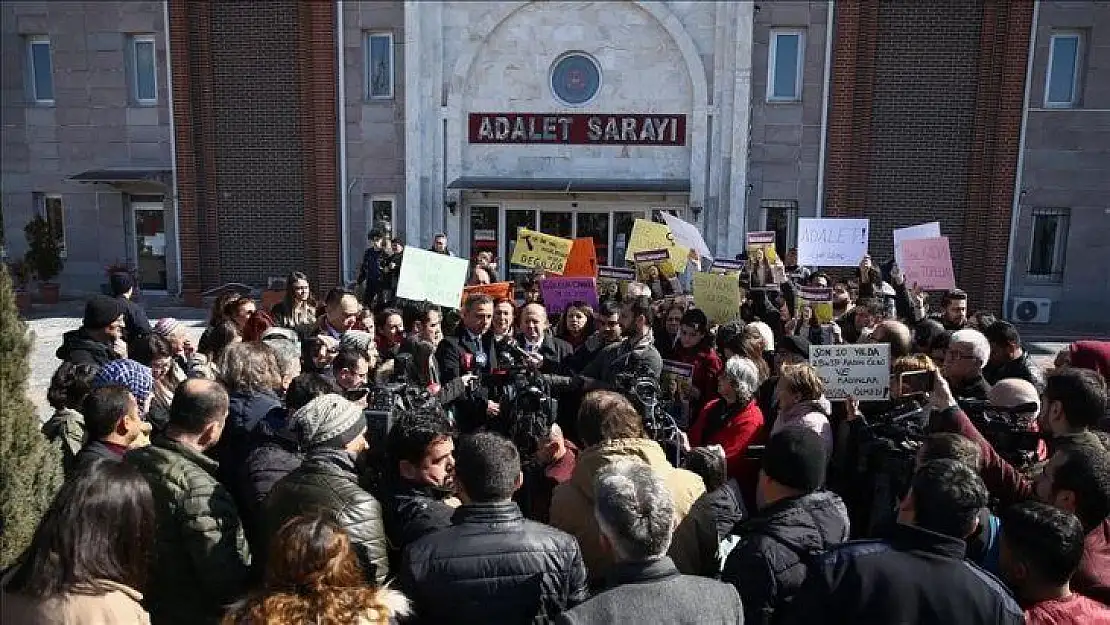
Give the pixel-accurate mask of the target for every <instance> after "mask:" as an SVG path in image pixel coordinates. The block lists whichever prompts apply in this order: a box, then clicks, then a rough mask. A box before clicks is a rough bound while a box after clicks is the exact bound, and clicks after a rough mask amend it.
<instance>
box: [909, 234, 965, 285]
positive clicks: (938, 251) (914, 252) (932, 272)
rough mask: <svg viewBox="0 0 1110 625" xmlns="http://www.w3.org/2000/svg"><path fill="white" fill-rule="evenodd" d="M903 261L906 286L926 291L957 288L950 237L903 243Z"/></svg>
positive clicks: (913, 240)
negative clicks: (949, 246)
mask: <svg viewBox="0 0 1110 625" xmlns="http://www.w3.org/2000/svg"><path fill="white" fill-rule="evenodd" d="M902 260H903V261H904V262H905V265H904V266H903V267H902V271H904V272H905V274H906V284H908V285H910V286H911V287H912V286H913V285H914V284H916V285H917V286H919V287H921V288H922V289H924V290H926V291H947V290H948V289H954V288H956V276H955V274H954V273H953V272H952V252H951V250H949V248H948V237H936V238H934V239H912V240H910V241H902Z"/></svg>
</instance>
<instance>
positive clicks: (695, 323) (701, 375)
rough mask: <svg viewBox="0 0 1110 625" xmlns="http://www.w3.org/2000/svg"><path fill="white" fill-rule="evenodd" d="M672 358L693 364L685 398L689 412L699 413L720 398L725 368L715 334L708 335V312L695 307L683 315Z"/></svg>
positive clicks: (692, 413)
mask: <svg viewBox="0 0 1110 625" xmlns="http://www.w3.org/2000/svg"><path fill="white" fill-rule="evenodd" d="M671 359H672V360H676V361H678V362H682V363H686V364H688V365H693V372H692V374H691V381H690V386H689V389H688V390H687V392H686V399H687V401H689V403H690V414H691V415H698V414H700V413H701V409H702V407H704V406H705V405H706V404H707V403H708V402H710V401H713V400H714V399H716V397H717V386H718V382H717V380H718V378H719V377H720V375H721V372H722V371H723V370H724V365H723V364H722V363H721V358H720V356H718V355H717V350H715V349H713V337H711V336H710V335H709V319H708V318H707V317H706V316H705V313H704V312H702V311H701V310H699V309H697V308H692V309H690V310H688V311H686V312H685V313H684V314H683V315H682V322H681V324H680V330H679V336H678V344H677V345H675V347H674V349H673V350H672V352H671Z"/></svg>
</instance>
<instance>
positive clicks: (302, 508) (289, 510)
mask: <svg viewBox="0 0 1110 625" xmlns="http://www.w3.org/2000/svg"><path fill="white" fill-rule="evenodd" d="M313 512H326V513H329V514H331V515H332V516H333V518H334V519H335V520H336V521H337V522H338V523H339V526H340V527H341V528H343V530H344V531H345V532H347V536H348V537H349V538H350V539H351V545H352V546H353V547H354V549H355V553H356V554H357V555H358V558H359V562H360V564H362V567H363V570H364V571H365V572H366V578H367V580H369V581H370V582H372V583H377V584H383V583H385V581H386V578H388V577H389V564H388V560H387V556H386V541H385V526H384V524H383V523H382V507H381V505H380V504H379V503H378V500H377V499H374V497H373V496H372V495H371V494H370V493H368V492H366V491H365V490H363V489H362V488H361V487H360V486H359V484H358V474H357V473H356V471H355V462H354V459H353V458H351V455H350V454H348V453H347V452H345V451H343V450H341V449H314V450H310V451H309V452H308V455H307V457H306V458H305V461H304V462H303V463H302V464H301V466H299V467H297V468H296V469H294V470H293V472H292V473H290V474H289V475H286V476H285V477H283V478H281V479H280V480H278V483H277V484H274V487H273V490H271V491H270V496H269V497H267V499H266V509H265V512H264V513H263V516H264V521H263V527H265V528H266V529H265V531H264V533H263V537H264V540H267V541H268V540H269V539H270V538H271V537H273V536H274V534H276V533H277V531H278V530H279V529H280V528H281V526H282V525H284V524H285V522H286V521H288V520H289V519H291V518H293V517H295V516H298V515H301V514H309V513H313ZM266 553H267V552H266V551H262V552H260V554H261V555H262V557H264V556H265V555H266Z"/></svg>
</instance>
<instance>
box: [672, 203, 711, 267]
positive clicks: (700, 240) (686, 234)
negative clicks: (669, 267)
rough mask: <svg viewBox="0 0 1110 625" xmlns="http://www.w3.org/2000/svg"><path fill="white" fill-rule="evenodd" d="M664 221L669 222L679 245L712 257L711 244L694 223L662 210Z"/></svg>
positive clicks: (704, 256) (705, 256) (703, 255)
mask: <svg viewBox="0 0 1110 625" xmlns="http://www.w3.org/2000/svg"><path fill="white" fill-rule="evenodd" d="M661 214H662V215H663V221H665V222H667V226H668V227H670V229H671V233H672V234H674V240H675V241H678V244H679V245H684V246H686V247H688V248H690V249H692V250H694V251H696V252H697V253H698V254H699V255H700V256H701V257H702V258H712V257H713V254H712V253H711V252H710V251H709V245H707V244H706V242H705V238H704V237H702V236H701V231H700V230H698V227H697V226H695V225H694V224H692V223H690V222H688V221H683V220H681V219H679V218H678V217H675V216H674V215H672V214H670V213H668V212H667V211H662V212H661ZM683 269H684V267H675V271H678V272H680V273H681V272H682V271H683Z"/></svg>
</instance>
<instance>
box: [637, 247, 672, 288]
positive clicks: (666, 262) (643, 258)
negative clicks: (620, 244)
mask: <svg viewBox="0 0 1110 625" xmlns="http://www.w3.org/2000/svg"><path fill="white" fill-rule="evenodd" d="M632 256H633V257H634V258H635V259H636V270H637V272H638V273H639V275H640V280H643V281H644V282H649V281H651V280H652V276H651V268H652V267H655V268H656V269H657V270H658V271H659V276H658V277H659V278H668V279H669V278H673V277H674V276H675V272H674V266H673V265H671V256H670V253H669V252H668V251H667V250H648V251H646V252H636V253H635V254H633V255H632Z"/></svg>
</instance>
